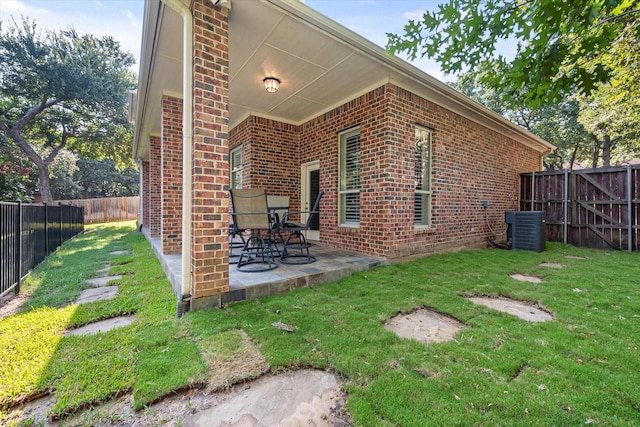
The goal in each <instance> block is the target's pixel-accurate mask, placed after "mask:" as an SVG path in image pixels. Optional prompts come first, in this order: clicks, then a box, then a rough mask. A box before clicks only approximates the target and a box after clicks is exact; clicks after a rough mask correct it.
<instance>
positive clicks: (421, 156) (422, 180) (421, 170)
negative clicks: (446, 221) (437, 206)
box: [413, 126, 432, 226]
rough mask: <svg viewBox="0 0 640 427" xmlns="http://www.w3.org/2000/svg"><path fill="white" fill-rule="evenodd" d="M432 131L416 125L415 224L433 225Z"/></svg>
mask: <svg viewBox="0 0 640 427" xmlns="http://www.w3.org/2000/svg"><path fill="white" fill-rule="evenodd" d="M431 155H432V152H431V131H430V130H429V129H427V128H424V127H421V126H416V143H415V154H414V162H415V177H416V189H415V196H414V201H415V203H414V207H413V220H414V224H415V226H430V225H431V196H432V191H431Z"/></svg>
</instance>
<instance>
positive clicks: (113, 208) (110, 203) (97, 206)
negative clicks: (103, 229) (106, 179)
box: [55, 196, 140, 224]
mask: <svg viewBox="0 0 640 427" xmlns="http://www.w3.org/2000/svg"><path fill="white" fill-rule="evenodd" d="M55 203H56V204H57V203H58V202H55ZM60 203H63V204H66V205H73V206H79V207H83V208H84V223H85V224H95V223H100V222H115V221H128V220H132V219H138V213H139V211H140V197H139V196H134V197H107V198H102V199H76V200H63V201H61V202H60Z"/></svg>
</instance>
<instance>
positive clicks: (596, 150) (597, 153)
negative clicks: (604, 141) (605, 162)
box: [591, 136, 600, 169]
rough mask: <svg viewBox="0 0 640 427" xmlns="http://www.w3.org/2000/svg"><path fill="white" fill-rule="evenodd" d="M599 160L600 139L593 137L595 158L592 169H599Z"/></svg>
mask: <svg viewBox="0 0 640 427" xmlns="http://www.w3.org/2000/svg"><path fill="white" fill-rule="evenodd" d="M599 159H600V141H599V140H598V137H596V136H594V137H593V158H592V162H591V167H592V168H594V169H595V168H597V167H598V160H599Z"/></svg>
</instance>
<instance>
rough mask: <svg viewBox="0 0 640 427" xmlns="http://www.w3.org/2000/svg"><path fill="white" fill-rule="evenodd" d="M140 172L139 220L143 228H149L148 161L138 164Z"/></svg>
mask: <svg viewBox="0 0 640 427" xmlns="http://www.w3.org/2000/svg"><path fill="white" fill-rule="evenodd" d="M140 173H141V174H142V194H141V196H142V197H141V201H142V203H141V204H142V210H141V212H140V215H141V222H142V226H143V227H144V228H146V229H149V206H150V205H151V200H150V197H151V194H150V193H149V180H150V179H149V162H142V163H141V164H140Z"/></svg>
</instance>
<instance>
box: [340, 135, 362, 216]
mask: <svg viewBox="0 0 640 427" xmlns="http://www.w3.org/2000/svg"><path fill="white" fill-rule="evenodd" d="M339 146H340V147H339V150H340V153H339V160H340V167H339V171H338V173H339V177H340V178H339V179H340V183H339V189H338V194H339V203H338V215H339V216H338V217H339V218H340V225H341V226H345V227H358V226H359V225H360V129H352V130H349V131H346V132H343V133H341V134H340V141H339Z"/></svg>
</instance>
